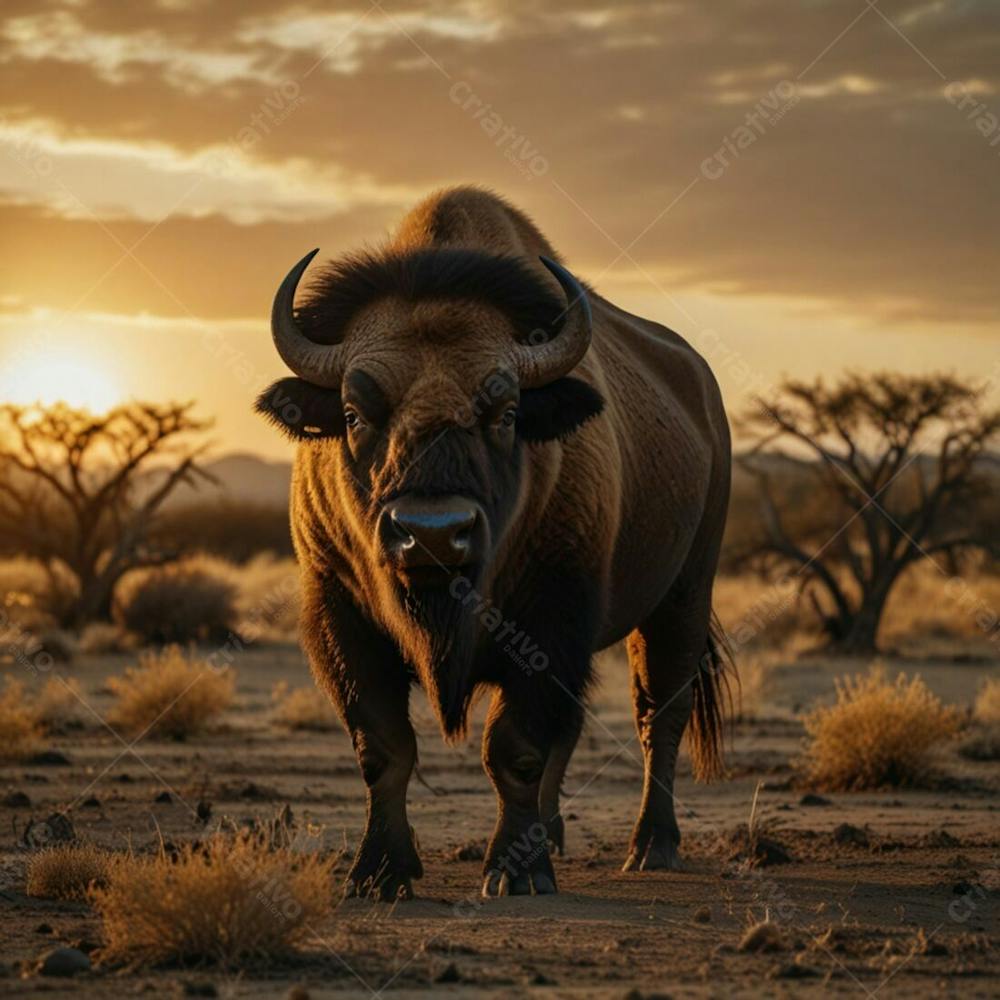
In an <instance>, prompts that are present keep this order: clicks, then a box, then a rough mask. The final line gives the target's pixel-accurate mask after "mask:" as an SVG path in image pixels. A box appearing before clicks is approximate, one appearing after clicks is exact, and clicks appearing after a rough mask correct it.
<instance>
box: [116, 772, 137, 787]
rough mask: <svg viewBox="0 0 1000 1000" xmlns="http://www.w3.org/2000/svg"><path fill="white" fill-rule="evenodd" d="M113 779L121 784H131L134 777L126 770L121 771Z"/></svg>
mask: <svg viewBox="0 0 1000 1000" xmlns="http://www.w3.org/2000/svg"><path fill="white" fill-rule="evenodd" d="M115 781H117V782H119V783H120V784H122V785H128V784H131V783H132V782H133V781H135V778H133V777H132V775H131V774H129V773H128V771H122V773H121V774H119V775H118V777H116V778H115Z"/></svg>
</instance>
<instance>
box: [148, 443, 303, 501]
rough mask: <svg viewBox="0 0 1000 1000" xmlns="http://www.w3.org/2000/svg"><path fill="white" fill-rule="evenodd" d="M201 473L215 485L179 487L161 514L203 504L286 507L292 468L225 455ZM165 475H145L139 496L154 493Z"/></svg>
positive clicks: (245, 456)
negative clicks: (211, 479) (245, 504)
mask: <svg viewBox="0 0 1000 1000" xmlns="http://www.w3.org/2000/svg"><path fill="white" fill-rule="evenodd" d="M203 467H204V469H205V471H206V472H207V473H209V475H211V476H213V477H214V478H215V479H216V480H217V482H216V483H211V482H205V481H204V480H199V481H198V482H197V485H196V486H189V485H187V484H182V485H180V486H178V487H177V488H176V489H175V490H174V491H173V492H172V493H171V494H170V497H169V499H168V500H167V502H166V503H165V504H164V507H163V509H164V510H170V509H172V508H177V507H185V506H188V505H189V504H204V503H226V502H230V503H232V502H238V503H252V504H257V505H260V506H262V507H287V506H288V491H289V486H290V483H291V476H292V466H291V463H289V462H279V461H271V460H268V459H264V458H258V457H257V456H256V455H248V454H239V453H237V454H232V455H224V456H223V457H222V458H217V459H215V460H214V461H211V462H206V463H205V464H204V466H203ZM165 475H166V473H165V471H164V470H162V469H156V470H153V471H151V472H149V473H148V474H147V476H146V477H145V479H144V481H143V486H142V490H141V492H142V493H148V492H150V491H152V490H154V489H155V488H156V487H157V486H158V485H159V484H160V483H162V482H163V477H164V476H165Z"/></svg>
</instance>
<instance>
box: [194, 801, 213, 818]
mask: <svg viewBox="0 0 1000 1000" xmlns="http://www.w3.org/2000/svg"><path fill="white" fill-rule="evenodd" d="M195 815H197V817H198V822H199V823H207V822H208V821H209V820H210V819H211V818H212V803H211V802H205V801H204V800H202V801H201V802H199V803H198V805H197V806H196V807H195Z"/></svg>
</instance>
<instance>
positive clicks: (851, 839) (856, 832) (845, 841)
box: [833, 823, 869, 847]
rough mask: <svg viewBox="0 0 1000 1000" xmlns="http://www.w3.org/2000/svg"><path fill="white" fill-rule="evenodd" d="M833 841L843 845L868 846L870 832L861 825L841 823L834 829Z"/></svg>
mask: <svg viewBox="0 0 1000 1000" xmlns="http://www.w3.org/2000/svg"><path fill="white" fill-rule="evenodd" d="M833 841H834V843H835V844H840V845H841V846H842V847H846V846H848V845H850V846H853V847H868V845H869V840H868V834H867V833H866V832H865V831H864V830H862V829H861V827H859V826H852V825H851V824H850V823H841V824H840V826H838V827H836V828H835V829H834V831H833Z"/></svg>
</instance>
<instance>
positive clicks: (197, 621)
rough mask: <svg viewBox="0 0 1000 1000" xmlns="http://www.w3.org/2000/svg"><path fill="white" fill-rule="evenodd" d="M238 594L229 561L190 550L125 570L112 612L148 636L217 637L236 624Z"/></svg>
mask: <svg viewBox="0 0 1000 1000" xmlns="http://www.w3.org/2000/svg"><path fill="white" fill-rule="evenodd" d="M236 596H237V587H236V583H235V581H234V579H233V573H232V566H231V565H230V564H229V563H227V562H226V561H225V560H222V559H214V558H212V557H210V556H192V557H190V558H187V559H184V560H181V561H179V562H175V563H169V564H168V565H166V566H157V567H153V568H151V569H141V570H134V571H133V572H131V573H128V574H126V576H124V577H123V578H122V581H121V583H119V584H118V587H117V589H116V591H115V599H114V617H115V621H116V622H117V623H118V625H120V626H121V627H122V628H124V629H126V630H127V631H129V632H134V633H136V634H137V635H139V636H141V637H142V638H143V639H144V640H145V641H147V642H156V643H171V642H202V641H216V642H217V641H222V640H223V639H225V638H226V637H227V636H228V635H229V633H230V632H231V631H233V630H234V629H235V627H236V620H237V610H236Z"/></svg>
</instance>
